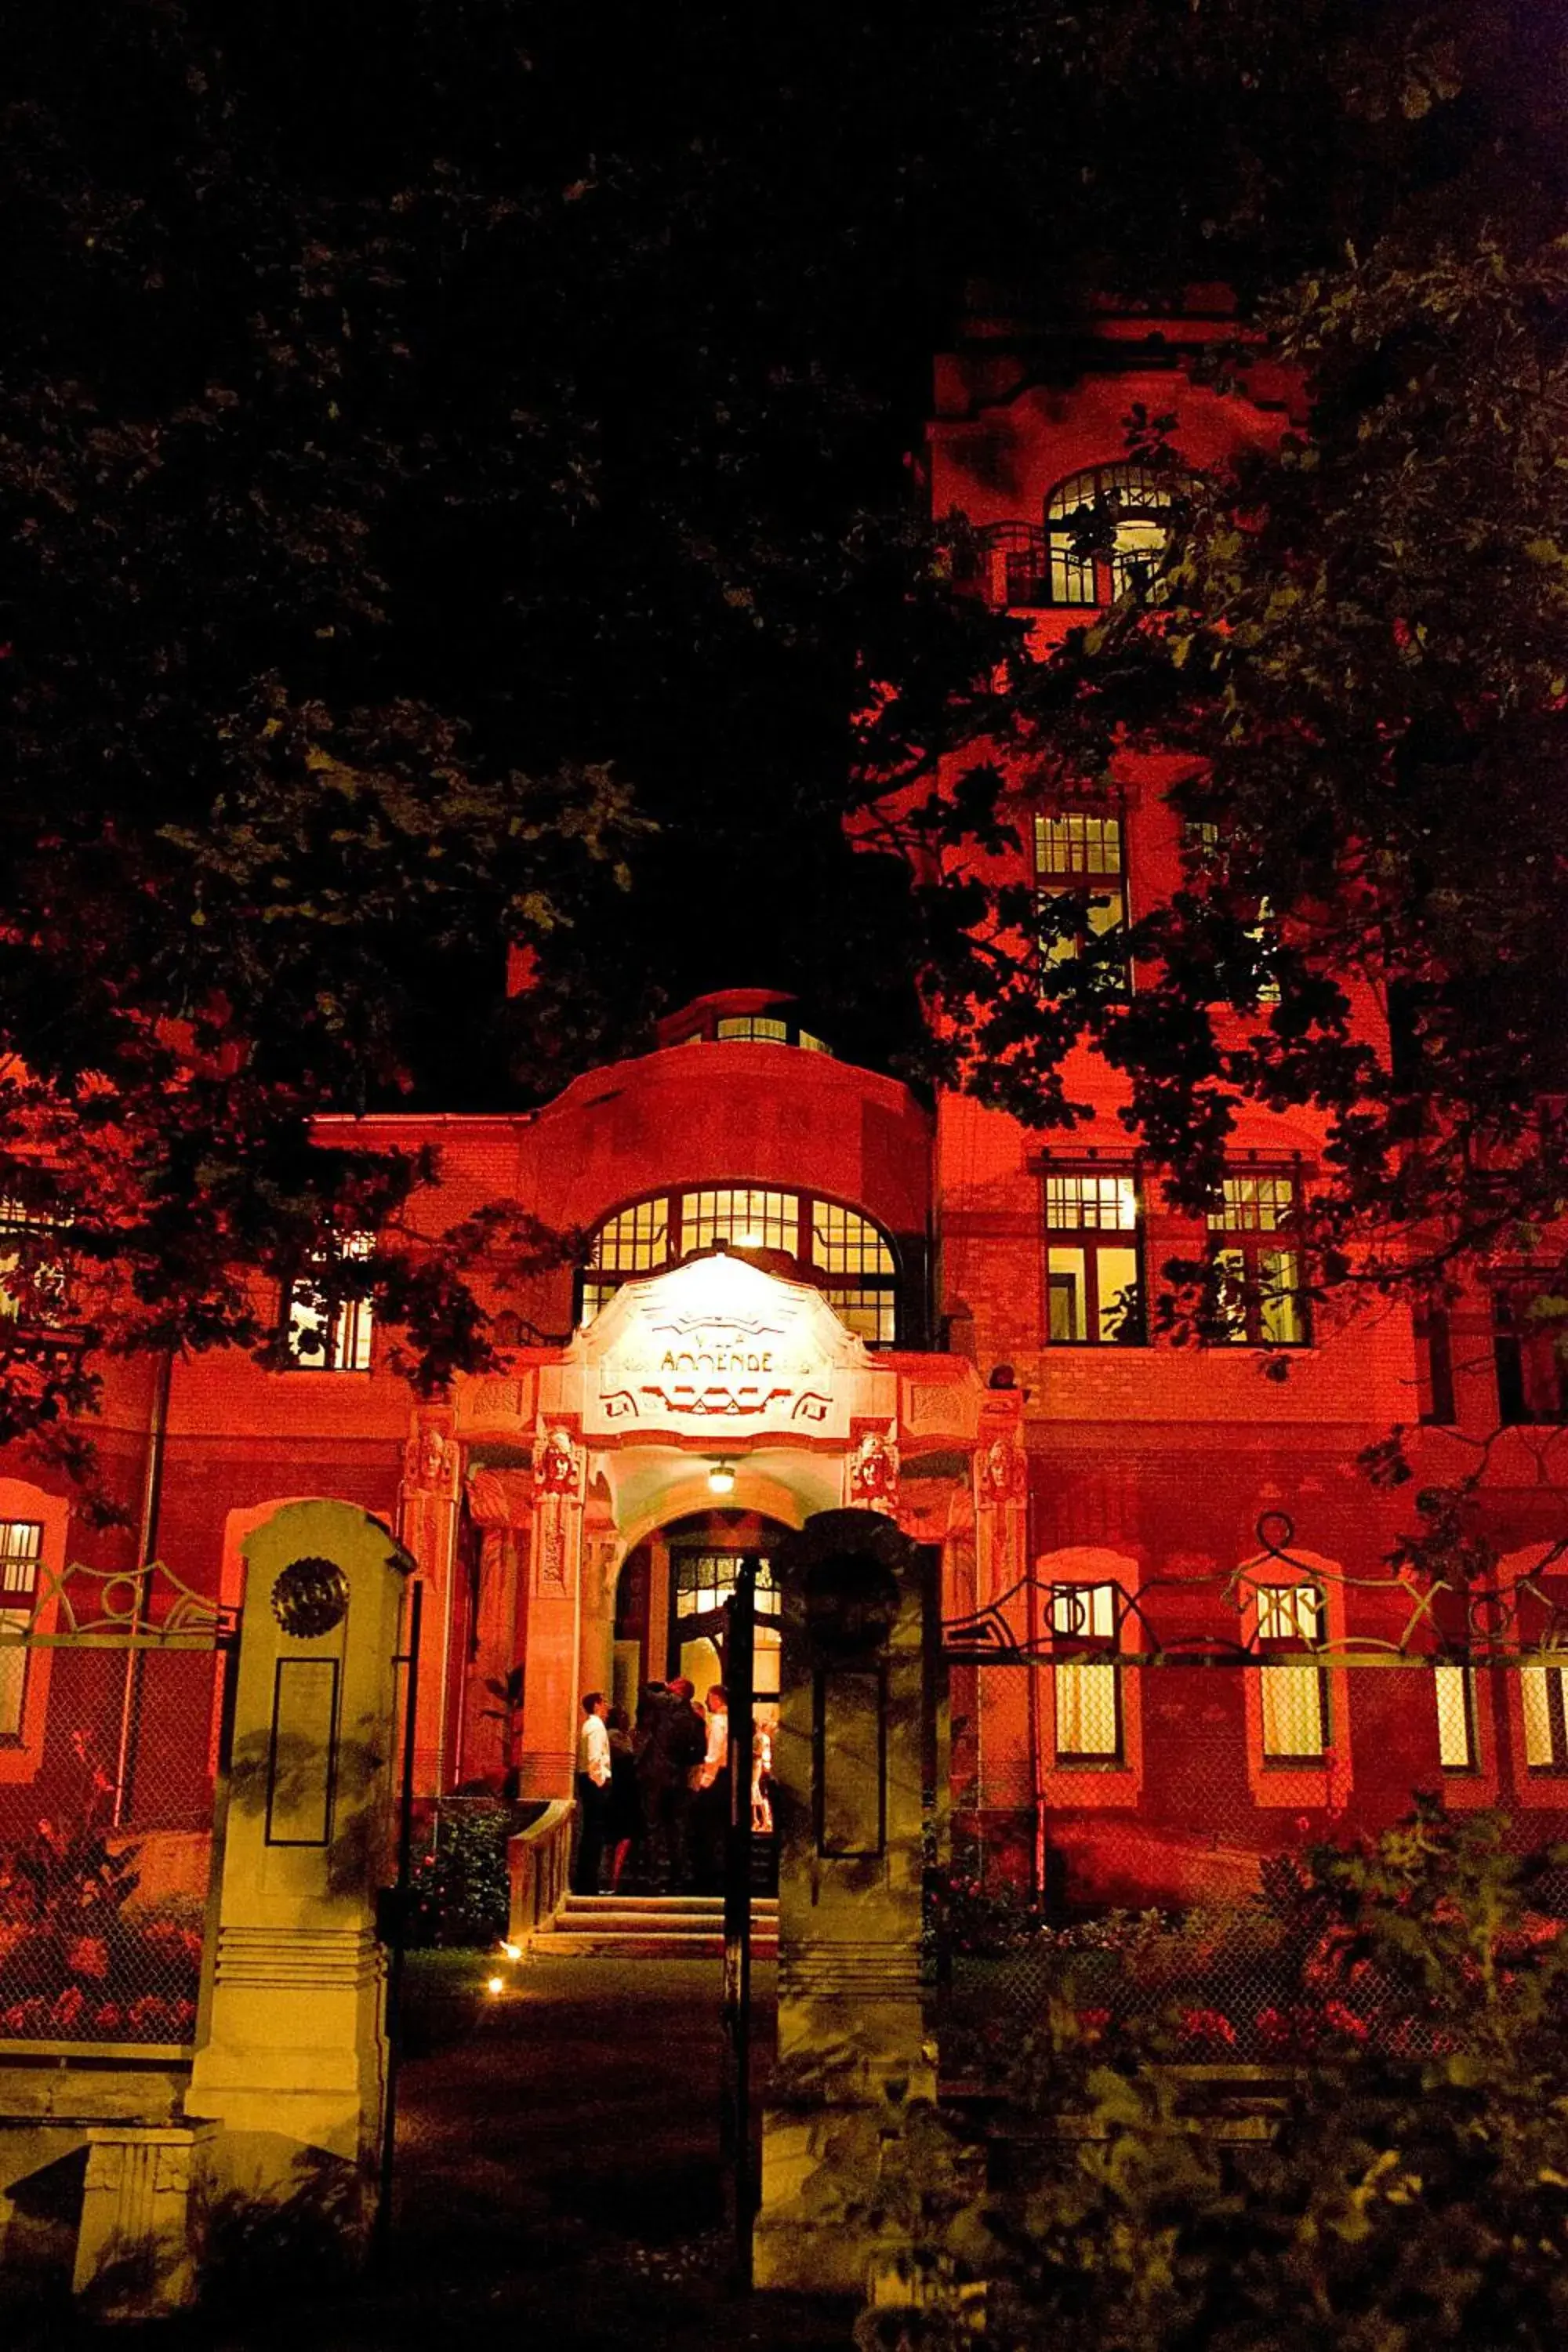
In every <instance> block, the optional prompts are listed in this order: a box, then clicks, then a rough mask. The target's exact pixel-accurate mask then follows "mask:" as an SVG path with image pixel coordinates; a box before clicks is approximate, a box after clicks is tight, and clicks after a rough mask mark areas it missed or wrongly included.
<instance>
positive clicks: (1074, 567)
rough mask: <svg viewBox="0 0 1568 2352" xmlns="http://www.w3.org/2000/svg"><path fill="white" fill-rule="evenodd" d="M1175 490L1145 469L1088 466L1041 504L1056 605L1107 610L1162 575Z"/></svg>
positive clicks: (1048, 576)
mask: <svg viewBox="0 0 1568 2352" xmlns="http://www.w3.org/2000/svg"><path fill="white" fill-rule="evenodd" d="M1172 503H1173V495H1172V485H1171V482H1170V481H1169V479H1168V478H1166V477H1164V476H1163V475H1160V474H1156V473H1153V472H1152V471H1151V469H1150V468H1149V467H1147V466H1137V465H1118V466H1089V467H1085V468H1084V470H1083V471H1082V472H1081V473H1077V474H1069V475H1068V477H1067V478H1066V480H1065V481H1061V482H1058V484H1057V486H1056V488H1055V489H1054V490H1052V491H1051V493H1050V495H1049V497H1048V498H1047V500H1046V562H1047V578H1048V582H1049V587H1050V601H1051V603H1052V604H1112V603H1113V602H1114V601H1115V599H1116V598H1117V597H1118V596H1124V595H1126V594H1127V593H1128V592H1129V591H1130V590H1131V589H1136V588H1142V587H1143V586H1145V585H1146V584H1147V583H1148V582H1149V581H1150V580H1152V578H1153V576H1154V573H1155V572H1157V571H1158V570H1159V567H1160V563H1161V561H1162V559H1163V556H1164V552H1165V548H1166V545H1167V543H1168V541H1169V539H1170V534H1171V508H1172Z"/></svg>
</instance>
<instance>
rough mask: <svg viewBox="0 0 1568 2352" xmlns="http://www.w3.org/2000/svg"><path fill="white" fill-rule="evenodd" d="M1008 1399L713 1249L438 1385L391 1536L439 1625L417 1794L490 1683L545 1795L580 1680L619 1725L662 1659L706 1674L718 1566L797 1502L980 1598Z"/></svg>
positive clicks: (1010, 1530)
mask: <svg viewBox="0 0 1568 2352" xmlns="http://www.w3.org/2000/svg"><path fill="white" fill-rule="evenodd" d="M1020 1409H1021V1400H1020V1399H1019V1397H1018V1396H1017V1394H1016V1391H989V1390H985V1389H983V1388H982V1387H981V1384H980V1381H979V1379H978V1376H977V1374H976V1372H975V1370H974V1367H973V1364H971V1363H969V1362H967V1361H966V1360H963V1359H961V1358H959V1357H955V1356H949V1355H940V1354H934V1353H924V1352H918V1353H917V1352H915V1351H913V1350H910V1351H905V1350H902V1349H893V1348H880V1349H875V1350H874V1349H872V1348H871V1347H868V1345H867V1343H866V1341H865V1340H864V1339H862V1338H861V1337H860V1336H859V1334H858V1332H857V1331H855V1330H854V1329H852V1328H848V1327H847V1323H846V1322H845V1320H844V1319H843V1318H841V1316H840V1315H839V1314H838V1313H837V1312H836V1310H835V1307H834V1306H833V1305H832V1304H831V1303H830V1301H829V1299H828V1297H826V1296H825V1295H824V1292H823V1290H822V1289H821V1288H818V1287H816V1286H814V1285H810V1284H806V1283H803V1282H799V1281H794V1280H789V1279H785V1278H782V1277H781V1276H777V1275H775V1274H773V1273H772V1272H768V1271H764V1270H763V1267H761V1266H759V1265H753V1264H751V1263H749V1262H748V1261H747V1260H746V1259H744V1258H742V1257H739V1256H731V1255H729V1254H728V1253H727V1252H726V1251H725V1250H723V1249H722V1248H715V1249H712V1250H710V1251H707V1252H705V1253H704V1254H702V1255H697V1256H694V1257H689V1258H688V1259H687V1260H686V1262H685V1263H684V1264H682V1265H677V1266H674V1267H672V1268H671V1269H670V1270H668V1272H661V1273H657V1274H653V1275H651V1276H647V1277H646V1278H638V1277H637V1276H632V1277H631V1278H630V1279H626V1280H623V1281H622V1282H621V1283H620V1284H619V1286H617V1287H616V1289H615V1290H614V1292H613V1295H611V1296H610V1297H607V1298H606V1299H605V1303H604V1305H603V1306H602V1307H600V1309H599V1311H598V1312H597V1313H596V1314H595V1315H594V1316H593V1318H592V1319H591V1320H590V1321H589V1322H588V1323H587V1324H586V1325H585V1326H584V1328H582V1329H580V1330H579V1331H578V1332H577V1333H576V1334H575V1336H574V1338H573V1339H572V1340H571V1341H570V1343H569V1344H567V1345H565V1346H563V1347H560V1348H533V1349H517V1350H515V1351H514V1352H513V1353H512V1355H511V1356H510V1359H509V1360H507V1362H506V1364H505V1366H504V1368H503V1369H501V1370H499V1371H497V1372H495V1373H492V1374H487V1375H485V1376H482V1377H477V1378H472V1379H468V1380H464V1381H459V1382H458V1384H457V1389H456V1393H455V1397H454V1400H453V1402H452V1403H451V1404H450V1405H443V1406H435V1407H427V1408H426V1409H425V1410H424V1412H422V1414H421V1425H420V1429H419V1431H418V1433H416V1437H415V1439H414V1440H413V1441H411V1444H410V1447H409V1473H410V1475H409V1477H408V1478H407V1480H405V1507H404V1513H403V1519H402V1533H403V1539H404V1541H405V1543H406V1544H407V1546H408V1548H409V1549H410V1550H411V1551H412V1552H413V1553H414V1555H415V1557H416V1559H417V1560H418V1562H419V1564H420V1568H421V1570H422V1572H423V1574H424V1576H425V1578H426V1585H427V1588H428V1605H429V1607H430V1611H431V1613H432V1614H433V1615H434V1616H435V1619H436V1622H437V1624H439V1625H440V1626H441V1627H442V1628H443V1632H442V1637H441V1638H442V1642H443V1648H444V1654H443V1656H442V1658H441V1659H440V1660H439V1661H437V1662H435V1664H436V1669H437V1670H436V1671H433V1672H430V1673H428V1674H427V1675H426V1678H425V1680H424V1681H423V1682H422V1684H421V1701H420V1710H419V1725H418V1735H417V1742H416V1748H417V1767H418V1778H419V1783H420V1786H421V1788H422V1790H428V1791H430V1792H432V1793H436V1792H439V1791H440V1790H445V1789H448V1788H451V1787H453V1786H454V1785H456V1783H457V1781H458V1779H459V1778H464V1779H472V1778H474V1777H476V1776H477V1774H478V1772H479V1771H481V1770H482V1769H486V1768H487V1767H488V1768H489V1769H492V1770H493V1769H494V1764H495V1761H496V1760H497V1759H496V1758H495V1757H494V1756H492V1755H491V1754H490V1749H491V1748H495V1747H496V1746H497V1737H496V1733H495V1731H494V1730H493V1728H492V1725H493V1720H494V1703H493V1701H490V1700H484V1701H481V1700H480V1699H479V1698H478V1697H477V1696H476V1693H479V1692H483V1691H486V1690H489V1689H493V1688H494V1686H495V1685H496V1684H498V1683H504V1682H505V1681H506V1678H507V1677H508V1676H509V1675H512V1676H514V1677H515V1680H516V1683H517V1685H518V1688H517V1696H518V1701H519V1705H518V1706H517V1709H516V1715H517V1717H519V1718H520V1721H519V1722H518V1724H517V1726H516V1727H515V1733H514V1739H515V1747H514V1754H515V1763H516V1767H517V1773H516V1777H517V1781H518V1785H519V1788H520V1790H521V1794H522V1795H524V1796H526V1797H557V1796H567V1795H569V1794H570V1793H571V1790H572V1786H573V1775H574V1753H575V1742H576V1731H577V1723H578V1718H579V1712H580V1710H579V1705H578V1700H579V1695H580V1694H581V1692H582V1691H584V1690H585V1689H598V1690H603V1691H605V1692H607V1693H609V1692H613V1693H614V1694H615V1695H616V1699H617V1701H618V1702H619V1703H620V1704H621V1705H623V1706H626V1708H627V1711H628V1713H632V1712H634V1711H635V1707H636V1703H637V1689H638V1688H639V1687H640V1685H641V1684H642V1683H643V1682H645V1681H647V1680H649V1679H658V1680H662V1679H664V1678H666V1677H667V1676H668V1675H671V1674H674V1673H678V1672H679V1671H681V1669H682V1666H683V1665H684V1667H685V1669H686V1671H687V1672H689V1675H690V1679H691V1681H692V1682H693V1683H694V1684H695V1685H698V1687H699V1689H700V1688H701V1687H702V1686H703V1683H704V1673H703V1672H700V1671H699V1672H693V1671H691V1669H692V1668H693V1666H697V1667H700V1668H704V1669H705V1668H706V1666H707V1663H708V1661H709V1659H710V1658H711V1659H712V1661H713V1662H714V1663H715V1664H716V1665H717V1666H718V1667H719V1668H720V1669H721V1666H722V1640H723V1621H722V1614H721V1612H722V1607H723V1602H724V1601H725V1599H726V1598H727V1596H728V1593H729V1591H731V1588H732V1584H733V1577H734V1569H735V1564H736V1562H737V1561H738V1559H740V1558H741V1557H742V1556H743V1555H744V1554H745V1553H747V1552H751V1551H755V1552H756V1553H757V1555H758V1556H759V1557H761V1558H763V1559H769V1558H770V1557H771V1553H772V1550H773V1547H774V1546H775V1545H776V1543H777V1542H778V1540H779V1539H780V1538H781V1537H782V1535H783V1534H784V1532H787V1531H788V1530H789V1529H791V1528H799V1527H801V1526H802V1525H804V1523H805V1520H806V1519H807V1518H808V1517H811V1516H812V1515H813V1514H814V1513H816V1512H818V1511H825V1510H837V1509H840V1508H843V1507H858V1508H861V1509H869V1510H873V1511H880V1512H884V1513H886V1514H887V1516H888V1517H889V1518H892V1519H894V1520H895V1521H896V1522H897V1524H898V1525H899V1526H900V1527H901V1528H903V1529H904V1530H905V1531H906V1532H907V1533H909V1534H910V1535H912V1536H914V1537H915V1538H917V1539H918V1540H919V1541H921V1542H923V1543H931V1544H936V1545H939V1546H940V1547H941V1548H942V1551H943V1555H944V1562H945V1571H946V1579H947V1583H948V1589H949V1598H950V1601H951V1604H952V1610H953V1611H954V1612H956V1611H957V1610H961V1609H965V1608H970V1607H973V1606H974V1605H976V1603H977V1602H978V1601H984V1600H986V1599H989V1598H991V1597H992V1596H994V1594H996V1593H998V1592H1000V1591H1004V1590H1005V1589H1006V1587H1007V1586H1008V1585H1009V1584H1011V1583H1013V1582H1014V1581H1016V1579H1017V1578H1018V1576H1019V1575H1020V1574H1021V1573H1022V1570H1023V1520H1024V1510H1023V1492H1024V1482H1023V1476H1022V1450H1021V1446H1020V1443H1019V1418H1020ZM769 1592H770V1585H769V1583H768V1582H767V1581H766V1580H764V1582H763V1625H762V1628H761V1632H762V1635H763V1639H762V1640H761V1641H760V1642H759V1658H758V1665H759V1673H758V1675H757V1676H756V1678H755V1685H756V1687H757V1689H758V1691H759V1696H760V1697H761V1699H762V1702H763V1706H764V1707H766V1706H767V1704H768V1700H769V1696H770V1693H769V1688H768V1680H767V1678H768V1677H770V1676H772V1677H773V1678H774V1685H773V1686H774V1687H776V1673H777V1664H776V1662H777V1648H776V1629H775V1627H774V1626H773V1625H772V1624H771V1623H770V1622H768V1621H769V1619H770V1618H771V1617H772V1615H773V1612H772V1610H771V1609H770V1608H769V1607H768V1605H767V1603H768V1598H769ZM704 1644H706V1645H708V1646H707V1647H706V1648H704V1646H703V1645H704ZM721 1678H722V1676H721V1671H720V1672H715V1673H710V1674H708V1675H707V1679H708V1680H709V1681H713V1680H720V1679H721Z"/></svg>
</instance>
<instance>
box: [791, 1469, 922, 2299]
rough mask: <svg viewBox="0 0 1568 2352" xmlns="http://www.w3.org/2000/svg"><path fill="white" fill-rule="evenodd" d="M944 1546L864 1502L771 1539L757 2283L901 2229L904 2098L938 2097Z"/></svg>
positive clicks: (815, 2271)
mask: <svg viewBox="0 0 1568 2352" xmlns="http://www.w3.org/2000/svg"><path fill="white" fill-rule="evenodd" d="M938 1559H939V1555H938V1554H936V1553H935V1552H934V1551H931V1550H928V1549H922V1548H919V1547H917V1546H916V1545H914V1544H912V1543H911V1542H910V1539H909V1538H908V1537H906V1536H904V1535H902V1534H900V1531H899V1529H898V1528H896V1527H895V1526H894V1525H893V1524H892V1523H891V1521H890V1520H889V1519H888V1518H886V1517H882V1516H881V1515H880V1514H879V1513H878V1512H875V1511H868V1510H848V1511H826V1512H822V1513H820V1514H819V1515H818V1516H817V1517H815V1518H812V1519H808V1520H807V1522H806V1524H805V1528H803V1529H802V1530H801V1531H800V1533H799V1534H797V1535H795V1536H792V1537H790V1538H788V1539H787V1541H786V1542H785V1543H784V1544H783V1545H781V1546H780V1548H779V1550H778V1552H777V1553H776V1554H775V1573H776V1574H777V1576H778V1579H779V1582H780V1586H781V1591H782V1601H783V1609H784V1644H783V1659H782V1692H781V1702H780V1720H779V1735H778V1739H777V1741H776V1743H775V1748H774V1755H773V1773H774V1812H775V1817H776V1819H777V1822H778V1829H779V2026H778V2032H779V2048H778V2065H777V2069H776V2072H775V2075H774V2084H773V2093H772V2095H771V2097H770V2101H769V2104H768V2106H767V2108H766V2111H765V2113H764V2116H763V2182H762V2210H761V2212H760V2214H759V2216H758V2221H757V2230H756V2236H755V2253H754V2265H755V2277H756V2283H757V2284H758V2285H759V2286H763V2287H778V2288H789V2289H797V2290H803V2291H805V2290H810V2289H813V2288H816V2289H818V2290H826V2291H829V2292H832V2291H837V2290H842V2291H845V2292H857V2291H858V2290H860V2289H861V2288H863V2287H864V2285H865V2284H866V2280H867V2276H868V2272H869V2271H871V2270H872V2269H873V2268H875V2267H877V2266H878V2265H879V2264H880V2263H884V2262H886V2261H887V2260H888V2259H889V2257H890V2256H894V2255H896V2254H897V2252H899V2251H900V2243H901V2240H900V2231H899V2230H898V2227H897V2225H896V2224H895V2223H892V2222H890V2221H888V2220H887V2219H885V2218H884V2219H879V2218H877V2217H878V2215H879V2210H882V2209H885V2208H886V2206H887V2204H888V2203H889V2200H888V2199H887V2198H886V2196H885V2194H884V2193H883V2192H884V2191H885V2189H886V2188H887V2187H888V2186H889V2182H888V2172H889V2167H890V2166H892V2165H896V2164H897V2163H898V2162H899V2161H900V2141H901V2140H902V2137H903V2135H904V2130H905V2126H906V2122H907V2119H908V2117H909V2116H910V2112H911V2108H912V2106H913V2105H915V2104H917V2103H919V2102H921V2101H922V2100H923V2101H930V2100H933V2099H934V2097H935V2094H936V2081H935V2067H934V2063H933V2056H932V2052H931V2043H930V2042H929V2039H928V2030H927V2022H926V2017H925V1990H924V1987H923V1985H922V1981H921V1925H922V1916H923V1907H924V1906H923V1894H924V1882H925V1873H926V1870H927V1868H928V1867H929V1865H930V1864H931V1861H932V1859H933V1856H932V1854H931V1837H932V1834H933V1831H934V1827H935V1823H936V1822H937V1820H938V1818H939V1817H940V1811H941V1801H942V1798H943V1797H944V1796H945V1790H944V1789H943V1788H942V1780H943V1777H944V1772H945V1754H944V1748H945V1743H944V1741H943V1739H942V1729H943V1725H942V1713H943V1709H942V1689H941V1682H940V1623H939V1622H938V1609H939V1601H938V1595H937V1577H936V1568H937V1563H938Z"/></svg>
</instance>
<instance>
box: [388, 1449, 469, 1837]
mask: <svg viewBox="0 0 1568 2352" xmlns="http://www.w3.org/2000/svg"><path fill="white" fill-rule="evenodd" d="M460 1472H461V1452H460V1449H459V1447H458V1443H457V1440H456V1439H455V1438H454V1437H453V1435H452V1412H451V1408H450V1407H449V1406H447V1405H422V1406H420V1407H419V1409H418V1411H417V1412H416V1414H415V1417H414V1428H413V1431H412V1433H411V1434H410V1436H409V1440H408V1443H407V1444H406V1445H405V1448H404V1450H403V1485H402V1487H401V1489H400V1490H399V1495H398V1507H397V1532H398V1536H399V1538H400V1539H401V1541H402V1544H403V1548H404V1549H405V1551H406V1552H407V1553H408V1554H409V1555H410V1556H411V1558H412V1559H413V1561H414V1564H415V1566H416V1569H417V1570H418V1572H419V1576H420V1579H421V1580H422V1582H423V1584H424V1586H425V1608H424V1633H423V1636H422V1639H421V1644H420V1646H421V1648H422V1650H423V1652H424V1655H423V1656H422V1657H421V1659H420V1661H419V1719H418V1721H417V1723H416V1725H415V1727H414V1785H415V1787H416V1789H417V1790H419V1792H420V1794H421V1795H422V1796H439V1795H441V1794H442V1793H443V1791H444V1790H445V1789H446V1787H447V1782H448V1780H450V1778H451V1768H452V1759H453V1757H454V1755H455V1754H456V1751H457V1738H458V1726H457V1723H456V1721H455V1719H454V1717H453V1713H452V1704H451V1690H452V1657H451V1643H452V1619H453V1604H454V1600H455V1595H454V1593H453V1590H452V1571H453V1564H454V1561H455V1559H456V1556H457V1542H458V1491H459V1480H460Z"/></svg>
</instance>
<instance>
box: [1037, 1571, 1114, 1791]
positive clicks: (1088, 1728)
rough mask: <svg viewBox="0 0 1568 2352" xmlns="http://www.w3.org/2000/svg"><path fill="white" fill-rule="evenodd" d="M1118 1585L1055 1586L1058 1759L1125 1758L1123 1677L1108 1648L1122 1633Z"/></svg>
mask: <svg viewBox="0 0 1568 2352" xmlns="http://www.w3.org/2000/svg"><path fill="white" fill-rule="evenodd" d="M1120 1597H1121V1595H1120V1588H1119V1587H1118V1586H1116V1585H1114V1584H1088V1583H1084V1584H1058V1585H1053V1586H1052V1588H1051V1651H1052V1656H1053V1661H1054V1663H1053V1664H1052V1668H1051V1680H1052V1690H1053V1696H1054V1700H1055V1720H1056V1757H1057V1761H1058V1764H1069V1765H1070V1764H1119V1763H1120V1762H1121V1748H1122V1737H1121V1730H1122V1727H1121V1670H1120V1668H1119V1667H1118V1666H1117V1665H1116V1664H1114V1663H1113V1661H1112V1659H1111V1658H1110V1657H1108V1656H1107V1655H1106V1653H1107V1652H1108V1651H1110V1652H1112V1653H1114V1651H1115V1650H1116V1648H1117V1646H1118V1643H1119V1641H1120V1638H1121V1635H1120V1626H1119V1612H1118V1606H1117V1604H1118V1601H1119V1600H1120Z"/></svg>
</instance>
